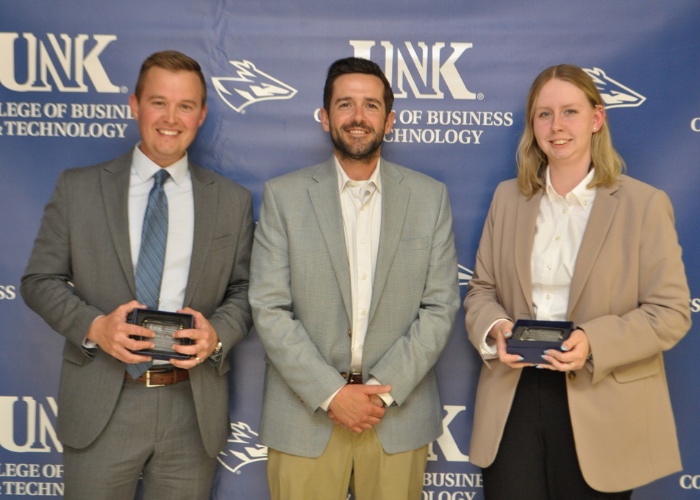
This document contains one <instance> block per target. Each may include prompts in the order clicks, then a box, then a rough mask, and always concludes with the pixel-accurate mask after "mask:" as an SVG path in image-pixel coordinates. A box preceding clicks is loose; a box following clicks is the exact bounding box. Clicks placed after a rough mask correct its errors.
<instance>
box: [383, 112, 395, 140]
mask: <svg viewBox="0 0 700 500" xmlns="http://www.w3.org/2000/svg"><path fill="white" fill-rule="evenodd" d="M394 121H396V113H394V111H392V112H391V113H389V114H388V115H387V117H386V121H385V122H384V135H387V134H388V133H389V132H391V129H392V128H394Z"/></svg>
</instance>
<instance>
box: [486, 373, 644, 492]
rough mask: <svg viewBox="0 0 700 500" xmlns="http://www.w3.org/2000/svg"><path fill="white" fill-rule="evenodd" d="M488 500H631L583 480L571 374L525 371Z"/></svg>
mask: <svg viewBox="0 0 700 500" xmlns="http://www.w3.org/2000/svg"><path fill="white" fill-rule="evenodd" d="M483 479H484V495H485V498H486V500H597V499H606V500H618V499H619V500H629V499H630V498H631V496H632V492H631V491H624V492H619V493H603V492H600V491H596V490H594V489H592V488H591V487H590V486H588V484H586V481H585V480H584V479H583V475H582V474H581V469H580V467H579V463H578V458H577V457H576V448H575V445H574V434H573V430H572V428H571V419H570V417H569V406H568V400H567V395H566V374H565V373H563V372H558V371H552V370H547V369H538V368H525V369H523V373H522V375H521V377H520V382H519V383H518V388H517V391H516V393H515V399H514V400H513V406H512V408H511V410H510V415H508V420H507V422H506V427H505V430H504V432H503V438H502V440H501V444H500V447H499V449H498V454H497V455H496V460H495V461H494V462H493V464H491V465H490V466H489V467H486V468H485V469H483Z"/></svg>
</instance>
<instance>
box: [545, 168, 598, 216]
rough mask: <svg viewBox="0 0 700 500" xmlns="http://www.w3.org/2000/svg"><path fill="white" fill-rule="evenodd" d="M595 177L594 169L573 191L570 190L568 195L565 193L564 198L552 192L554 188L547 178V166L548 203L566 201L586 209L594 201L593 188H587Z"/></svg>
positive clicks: (548, 177)
mask: <svg viewBox="0 0 700 500" xmlns="http://www.w3.org/2000/svg"><path fill="white" fill-rule="evenodd" d="M594 176H595V168H592V169H590V171H589V172H588V174H587V175H586V177H584V178H583V180H582V181H581V182H579V183H578V184H577V185H576V187H575V188H574V189H572V190H571V191H570V192H569V193H567V195H566V196H561V195H560V194H559V193H557V192H556V191H555V190H554V186H552V180H551V178H550V176H549V166H548V167H547V174H546V179H547V197H548V198H549V201H550V202H554V201H555V200H566V201H568V202H569V203H570V204H571V203H574V202H576V203H578V204H579V205H580V206H582V207H584V208H585V207H587V206H588V205H590V204H591V203H593V200H594V199H595V188H589V187H588V185H589V184H590V183H591V181H592V180H593V177H594Z"/></svg>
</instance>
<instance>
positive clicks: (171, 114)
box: [164, 106, 177, 123]
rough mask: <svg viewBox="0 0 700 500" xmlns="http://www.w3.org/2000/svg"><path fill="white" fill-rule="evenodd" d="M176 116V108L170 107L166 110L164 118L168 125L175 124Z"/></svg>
mask: <svg viewBox="0 0 700 500" xmlns="http://www.w3.org/2000/svg"><path fill="white" fill-rule="evenodd" d="M176 114H177V109H176V107H175V106H168V107H167V108H166V109H165V117H164V118H165V120H166V121H167V122H168V123H174V122H175V116H176Z"/></svg>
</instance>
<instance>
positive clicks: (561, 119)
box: [532, 78, 605, 170]
mask: <svg viewBox="0 0 700 500" xmlns="http://www.w3.org/2000/svg"><path fill="white" fill-rule="evenodd" d="M533 110H534V113H533V123H532V126H533V131H534V134H535V139H536V140H537V145H538V146H539V147H540V149H541V150H542V151H543V152H544V154H545V155H547V161H548V162H549V165H550V166H551V167H553V168H559V167H567V166H568V167H574V168H581V169H583V168H585V169H586V170H587V169H588V166H589V165H590V163H591V137H592V135H593V134H594V133H595V132H596V131H598V130H600V127H601V126H602V124H603V121H604V119H605V110H604V108H603V107H602V106H595V107H594V106H593V105H592V104H591V103H590V101H589V100H588V99H587V98H586V95H585V94H584V93H583V91H582V90H581V89H579V88H578V87H576V86H575V85H574V84H572V83H569V82H566V81H564V80H559V79H556V78H554V79H551V80H549V81H548V82H547V83H545V84H544V86H543V87H542V90H541V91H540V94H539V96H538V97H537V100H536V101H535V105H534V109H533Z"/></svg>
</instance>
